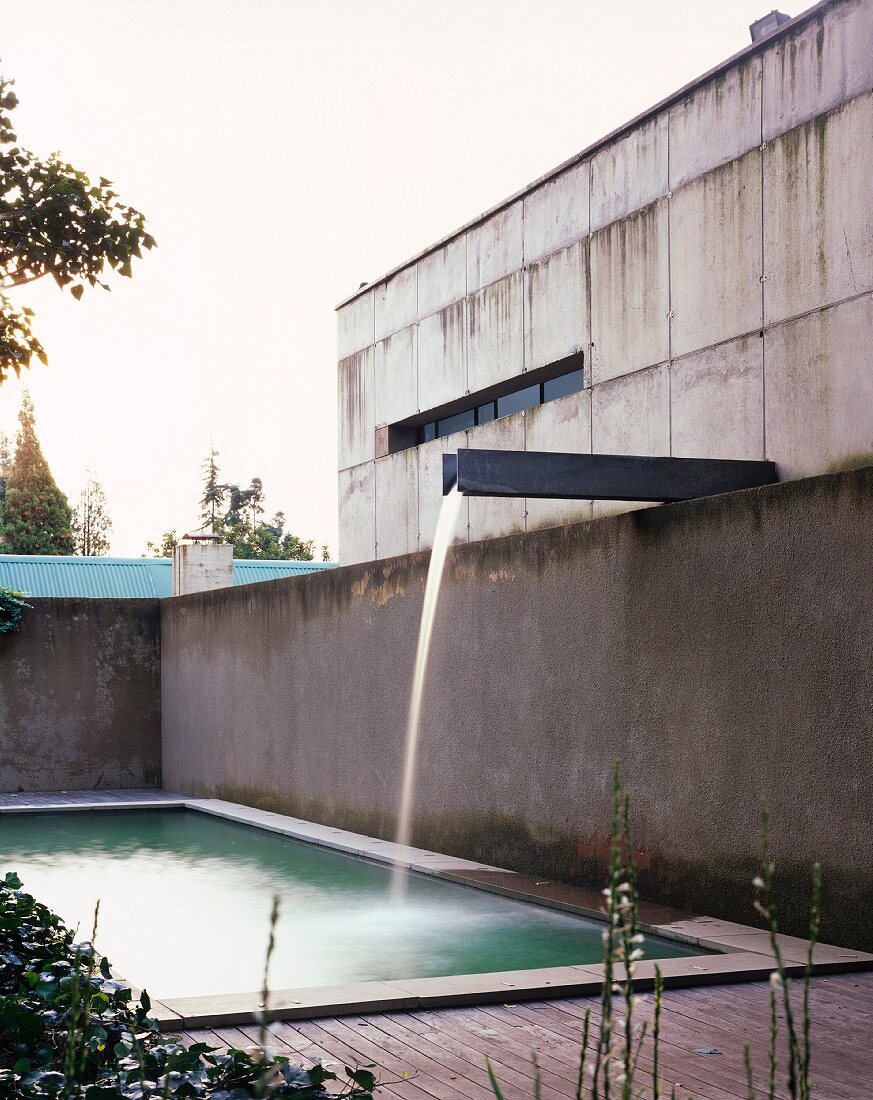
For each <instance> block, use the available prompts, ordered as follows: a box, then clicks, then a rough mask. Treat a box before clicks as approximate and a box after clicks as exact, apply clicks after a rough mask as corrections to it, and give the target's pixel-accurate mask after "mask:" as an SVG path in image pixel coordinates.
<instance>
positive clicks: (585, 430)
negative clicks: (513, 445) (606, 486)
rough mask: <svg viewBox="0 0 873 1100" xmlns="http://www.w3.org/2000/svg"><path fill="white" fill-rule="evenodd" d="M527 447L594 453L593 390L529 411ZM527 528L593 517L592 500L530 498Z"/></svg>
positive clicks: (526, 432)
mask: <svg viewBox="0 0 873 1100" xmlns="http://www.w3.org/2000/svg"><path fill="white" fill-rule="evenodd" d="M525 450H528V451H564V452H568V453H573V454H576V453H579V454H590V453H591V390H583V391H582V392H581V393H571V394H569V395H568V396H567V397H559V398H558V399H557V401H549V402H547V404H545V405H538V406H537V407H536V408H535V409H528V410H527V417H526V426H525ZM526 507H527V530H528V531H534V530H536V529H537V528H539V527H558V526H560V525H561V524H563V523H576V522H578V521H580V520H586V519H591V501H590V500H538V499H535V498H528V500H527V504H526Z"/></svg>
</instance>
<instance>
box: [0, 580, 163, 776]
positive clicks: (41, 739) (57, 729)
mask: <svg viewBox="0 0 873 1100" xmlns="http://www.w3.org/2000/svg"><path fill="white" fill-rule="evenodd" d="M29 602H30V603H31V604H32V607H31V609H30V610H29V611H25V613H24V619H23V621H22V624H21V630H20V631H19V632H18V633H17V634H8V635H4V636H3V637H0V790H2V791H18V790H27V791H46V790H90V789H94V788H98V787H157V786H160V782H161V703H160V671H161V670H160V611H159V603H158V601H157V600H116V599H99V600H85V599H31V600H30V601H29Z"/></svg>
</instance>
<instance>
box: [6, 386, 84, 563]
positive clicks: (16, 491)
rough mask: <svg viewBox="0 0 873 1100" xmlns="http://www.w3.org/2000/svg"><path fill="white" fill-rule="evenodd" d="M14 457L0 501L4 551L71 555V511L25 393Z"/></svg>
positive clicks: (22, 400)
mask: <svg viewBox="0 0 873 1100" xmlns="http://www.w3.org/2000/svg"><path fill="white" fill-rule="evenodd" d="M18 424H19V428H18V438H17V439H16V442H15V458H14V459H13V460H12V465H11V467H10V469H9V476H8V477H7V479H6V498H5V500H4V501H3V533H4V535H5V536H6V543H5V546H4V550H5V551H6V552H7V553H9V554H72V552H73V532H72V529H71V526H70V521H71V518H72V511H71V509H70V505H69V503H68V502H67V498H66V496H64V494H63V493H62V492H61V490H60V489H59V488H58V487H57V485H56V484H55V479H54V478H53V477H52V472H51V470H50V469H49V465H48V463H47V462H46V460H45V455H44V454H43V453H42V448H41V447H40V445H39V440H38V439H37V438H36V429H35V427H34V421H33V402H32V401H31V399H30V395H29V394H28V393H27V392H25V394H24V396H23V397H22V399H21V409H20V410H19V413H18Z"/></svg>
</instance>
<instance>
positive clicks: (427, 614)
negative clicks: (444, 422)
mask: <svg viewBox="0 0 873 1100" xmlns="http://www.w3.org/2000/svg"><path fill="white" fill-rule="evenodd" d="M463 499H464V498H463V497H462V496H461V494H460V493H459V492H458V490H457V487H455V488H453V489H452V490H451V492H450V493H449V494H448V495H447V496H445V497H443V503H442V507H441V508H440V515H439V520H438V521H437V528H436V534H435V535H434V539H433V550H431V553H430V565H429V566H428V570H427V582H426V583H425V587H424V604H423V606H422V609H421V626H420V627H419V631H418V648H417V650H416V653H415V671H414V673H413V675H412V693H411V695H410V698H409V717H408V719H407V722H406V751H405V756H404V762H403V788H402V791H401V796H400V815H399V817H398V820H397V834H396V837H395V839H396V841H397V843H398V844H409V843H410V841H411V839H412V801H413V795H414V792H415V766H416V762H417V757H418V740H419V734H420V731H421V700H422V696H423V694H424V684H425V679H426V676H427V657H428V653H429V652H430V642H431V637H432V635H433V624H434V618H435V616H436V609H437V602H438V600H439V594H440V585H441V583H442V579H443V569H444V567H445V564H446V558H447V557H448V553H449V547H450V546H451V545H452V539H453V538H454V535H455V527H456V526H457V522H458V513H459V512H460V510H461V501H462V500H463ZM407 877H408V876H407V874H406V872H405V871H404V870H403V868H402V867H396V868H395V870H394V874H393V877H392V880H391V895H392V897H393V898H395V899H397V898H402V897H403V894H404V892H405V890H406V880H407Z"/></svg>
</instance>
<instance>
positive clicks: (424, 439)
mask: <svg viewBox="0 0 873 1100" xmlns="http://www.w3.org/2000/svg"><path fill="white" fill-rule="evenodd" d="M432 439H436V422H435V421H433V420H431V422H430V423H429V424H422V426H421V427H420V428H419V429H418V441H419V443H430V441H431V440H432Z"/></svg>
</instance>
